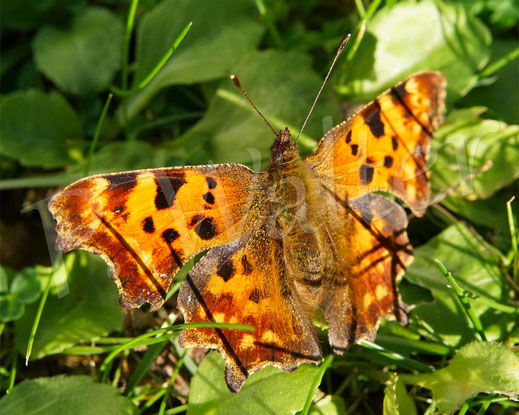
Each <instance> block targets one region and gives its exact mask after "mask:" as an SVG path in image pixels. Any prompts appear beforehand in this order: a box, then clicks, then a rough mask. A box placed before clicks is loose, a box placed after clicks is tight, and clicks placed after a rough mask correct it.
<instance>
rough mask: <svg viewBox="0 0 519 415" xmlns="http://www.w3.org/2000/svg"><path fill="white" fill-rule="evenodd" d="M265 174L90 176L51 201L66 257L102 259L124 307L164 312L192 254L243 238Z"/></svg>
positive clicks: (209, 170) (191, 171)
mask: <svg viewBox="0 0 519 415" xmlns="http://www.w3.org/2000/svg"><path fill="white" fill-rule="evenodd" d="M262 182H263V175H262V174H257V173H254V172H252V171H251V170H249V169H248V168H247V167H244V166H241V165H233V164H226V165H214V166H194V167H179V168H164V169H150V170H139V171H132V172H125V173H114V174H105V175H98V176H91V177H87V178H85V179H82V180H79V181H77V182H75V183H73V184H71V185H70V186H68V187H66V188H65V189H63V190H62V191H61V192H59V193H58V194H57V195H56V196H54V198H53V199H52V200H51V202H50V203H49V208H50V210H51V212H52V214H53V215H54V217H55V218H56V220H57V222H58V225H57V231H58V234H59V237H58V242H57V248H58V249H59V250H62V251H71V250H73V249H84V250H87V251H91V252H93V253H95V254H97V255H101V256H102V257H103V258H104V259H105V261H106V262H107V263H108V264H109V265H110V268H111V273H112V278H113V279H114V280H115V282H116V283H117V286H118V288H119V293H120V304H121V306H122V307H124V308H132V307H139V306H140V305H142V304H143V303H144V302H148V303H149V304H150V305H151V308H152V309H153V310H155V309H157V308H159V307H160V306H161V305H162V304H163V302H164V299H165V297H166V293H167V291H168V288H169V286H170V284H171V281H172V279H173V277H174V275H175V273H176V272H177V271H178V270H179V269H180V267H181V266H182V265H183V264H184V263H185V262H186V261H188V260H189V259H190V258H191V257H193V255H195V254H196V253H198V252H201V251H203V250H205V249H208V248H211V247H213V246H217V245H222V244H224V243H228V242H230V241H233V240H235V239H237V238H239V237H240V236H241V235H242V233H243V232H244V231H245V229H246V228H247V226H248V224H249V223H250V220H251V217H252V215H251V213H250V212H251V211H253V210H254V209H253V207H252V200H251V198H250V196H252V195H253V194H254V192H255V191H257V190H258V186H261V183H262Z"/></svg>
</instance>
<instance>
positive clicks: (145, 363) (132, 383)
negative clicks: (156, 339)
mask: <svg viewBox="0 0 519 415" xmlns="http://www.w3.org/2000/svg"><path fill="white" fill-rule="evenodd" d="M164 346H165V343H157V344H154V345H152V346H151V347H150V348H149V349H148V350H146V353H144V356H143V358H142V360H141V361H140V362H139V365H138V366H137V368H136V369H135V370H134V371H133V373H132V376H131V377H130V380H129V381H128V384H127V385H126V388H125V389H124V392H123V394H124V395H126V396H131V394H132V393H133V389H134V388H135V387H136V386H137V385H138V384H139V382H140V381H141V379H142V378H143V377H144V375H145V374H146V372H147V371H148V370H149V368H150V366H151V365H152V363H153V362H154V361H155V359H156V358H157V356H158V355H159V354H160V352H161V351H162V349H164Z"/></svg>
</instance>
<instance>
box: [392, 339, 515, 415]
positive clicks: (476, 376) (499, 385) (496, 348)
mask: <svg viewBox="0 0 519 415" xmlns="http://www.w3.org/2000/svg"><path fill="white" fill-rule="evenodd" d="M402 377H405V381H406V382H408V383H416V384H419V385H421V386H423V387H424V388H427V389H430V390H432V393H433V399H434V400H435V401H436V404H437V405H438V409H439V410H440V412H441V413H443V414H450V413H452V412H454V411H455V410H456V409H458V408H459V407H460V406H461V405H462V404H463V402H465V401H466V400H467V399H468V398H470V397H471V396H474V395H476V394H478V393H480V392H488V393H492V392H494V393H495V392H497V393H501V394H505V395H508V396H509V397H510V398H511V399H515V400H519V397H518V394H519V357H517V356H516V355H515V354H514V353H513V352H512V350H510V349H509V348H508V347H506V346H505V345H500V344H496V343H487V342H473V343H470V344H467V345H466V346H464V347H462V348H461V349H460V350H459V352H458V353H457V354H456V356H454V358H453V359H452V361H451V362H450V363H449V365H448V366H447V367H445V368H443V369H440V370H437V371H436V372H434V373H426V374H420V375H403V376H402Z"/></svg>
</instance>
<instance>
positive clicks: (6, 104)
mask: <svg viewBox="0 0 519 415" xmlns="http://www.w3.org/2000/svg"><path fill="white" fill-rule="evenodd" d="M0 113H1V114H2V117H1V118H0V134H1V140H0V153H2V154H3V155H5V156H8V157H12V158H14V159H16V160H18V161H19V162H20V163H22V164H25V165H27V166H43V167H48V168H51V167H61V166H65V165H67V164H69V163H72V161H73V156H74V153H77V149H75V148H74V146H73V145H70V144H69V141H71V142H73V141H74V140H78V139H80V138H81V135H82V134H81V124H80V120H79V118H78V116H77V115H76V113H75V112H74V110H73V109H72V107H71V106H70V105H69V104H68V103H67V101H65V99H63V97H62V96H61V95H59V94H57V93H50V94H45V93H43V92H41V91H36V90H27V91H18V92H14V93H13V94H11V95H8V96H6V97H4V98H3V99H2V101H1V104H0Z"/></svg>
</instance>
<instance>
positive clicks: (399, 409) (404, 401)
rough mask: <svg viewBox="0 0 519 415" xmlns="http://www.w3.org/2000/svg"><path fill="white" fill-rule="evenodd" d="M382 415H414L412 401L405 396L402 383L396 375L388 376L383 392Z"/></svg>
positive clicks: (405, 392)
mask: <svg viewBox="0 0 519 415" xmlns="http://www.w3.org/2000/svg"><path fill="white" fill-rule="evenodd" d="M384 415H416V406H415V404H414V401H413V400H412V399H411V398H410V396H409V395H408V394H407V390H406V389H405V385H404V382H402V380H400V379H399V378H398V375H397V374H396V373H391V374H390V379H389V380H388V381H387V382H386V389H385V390H384Z"/></svg>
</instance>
